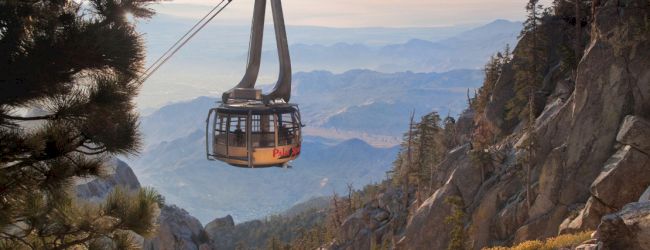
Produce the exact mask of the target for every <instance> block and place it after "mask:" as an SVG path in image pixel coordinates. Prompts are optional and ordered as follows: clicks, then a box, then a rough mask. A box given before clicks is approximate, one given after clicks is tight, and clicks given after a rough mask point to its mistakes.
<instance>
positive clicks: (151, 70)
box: [137, 0, 232, 83]
mask: <svg viewBox="0 0 650 250" xmlns="http://www.w3.org/2000/svg"><path fill="white" fill-rule="evenodd" d="M224 2H225V3H226V4H225V5H223V6H221V5H222V4H223V3H224ZM231 2H232V0H221V2H220V3H219V4H217V5H216V6H215V7H214V8H212V10H210V12H208V14H206V15H205V16H204V17H203V18H201V20H199V21H198V22H197V23H196V24H194V26H193V27H192V28H191V29H190V30H188V31H187V32H186V33H185V35H183V36H182V37H181V38H180V39H178V40H177V41H176V42H175V43H174V45H172V47H170V48H169V49H168V50H167V51H166V52H165V53H164V54H163V55H162V56H160V57H159V58H158V59H157V60H156V61H155V62H154V63H153V64H152V65H151V66H149V68H147V70H145V72H144V73H142V75H141V76H140V78H138V80H137V81H138V83H144V82H146V81H147V80H148V79H149V77H151V75H153V74H154V73H155V72H156V71H158V69H159V68H160V67H161V66H162V65H163V64H165V63H166V62H167V61H168V60H169V59H171V57H172V56H174V55H175V54H176V53H177V52H178V51H179V50H180V49H181V48H183V46H185V45H186V44H187V43H188V42H189V41H190V40H191V39H192V38H194V36H196V34H198V33H199V31H201V30H202V29H203V28H205V26H206V25H208V23H210V21H212V20H213V19H214V18H215V17H217V15H219V13H221V12H222V11H223V10H224V9H225V8H226V7H228V5H230V3H231ZM220 6H221V8H219V7H220ZM215 10H217V11H216V12H215ZM208 17H209V18H208ZM197 27H198V28H197Z"/></svg>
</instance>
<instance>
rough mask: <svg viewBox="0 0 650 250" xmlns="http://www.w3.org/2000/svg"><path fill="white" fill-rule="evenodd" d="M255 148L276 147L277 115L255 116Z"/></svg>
mask: <svg viewBox="0 0 650 250" xmlns="http://www.w3.org/2000/svg"><path fill="white" fill-rule="evenodd" d="M252 126H253V128H252V129H251V132H252V136H253V147H267V148H268V147H275V115H273V114H270V115H253V120H252Z"/></svg>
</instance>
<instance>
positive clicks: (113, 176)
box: [75, 158, 212, 250]
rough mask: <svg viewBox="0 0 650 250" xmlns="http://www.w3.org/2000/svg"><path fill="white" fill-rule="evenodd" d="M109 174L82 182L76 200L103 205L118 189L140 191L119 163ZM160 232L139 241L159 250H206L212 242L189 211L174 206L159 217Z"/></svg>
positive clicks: (111, 166)
mask: <svg viewBox="0 0 650 250" xmlns="http://www.w3.org/2000/svg"><path fill="white" fill-rule="evenodd" d="M108 166H109V167H108V173H106V175H105V176H104V177H102V178H92V179H84V180H79V181H78V182H77V185H76V186H75V189H76V192H77V197H78V198H79V199H83V200H86V201H93V202H94V201H101V200H103V199H104V198H105V197H106V195H107V194H108V193H110V192H111V191H112V190H113V189H115V188H116V187H123V188H126V189H128V190H137V189H139V188H140V182H139V181H138V178H137V177H136V176H135V174H134V173H133V170H131V168H130V167H129V165H127V164H126V163H124V162H123V161H121V160H119V159H116V158H115V159H112V160H110V161H109V164H108ZM157 223H158V231H157V233H156V234H155V237H153V238H151V239H144V238H142V237H139V236H137V235H136V237H138V238H140V240H141V242H142V244H143V245H142V248H143V249H157V250H158V249H159V250H176V249H182V250H199V249H202V250H206V249H212V248H210V247H209V242H210V240H209V238H208V237H207V234H206V232H205V230H204V229H203V225H201V223H200V222H199V220H198V219H196V218H194V217H192V216H191V215H190V214H189V213H188V212H187V211H185V210H183V209H182V208H179V207H176V206H174V205H164V206H163V207H162V208H161V211H160V216H159V217H158V222H157Z"/></svg>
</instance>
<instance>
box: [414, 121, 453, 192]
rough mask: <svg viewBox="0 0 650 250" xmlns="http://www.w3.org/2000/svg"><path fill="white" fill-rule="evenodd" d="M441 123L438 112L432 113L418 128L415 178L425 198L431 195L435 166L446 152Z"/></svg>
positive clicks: (419, 190) (418, 188)
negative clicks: (430, 188)
mask: <svg viewBox="0 0 650 250" xmlns="http://www.w3.org/2000/svg"><path fill="white" fill-rule="evenodd" d="M440 123H441V119H440V115H438V113H437V112H432V113H429V114H427V115H425V116H423V117H422V120H421V121H420V123H418V124H417V126H416V137H415V138H416V139H415V140H416V142H417V148H416V151H417V154H416V161H415V169H416V171H415V175H416V176H415V177H416V185H417V191H418V193H422V194H424V196H428V195H429V193H428V192H429V191H430V190H428V188H429V187H430V186H431V177H432V175H433V174H434V172H435V166H437V165H438V163H439V162H440V160H441V159H442V157H443V155H444V153H445V151H446V148H445V145H444V134H443V131H442V128H441V127H440ZM418 198H421V197H418ZM418 200H421V199H418Z"/></svg>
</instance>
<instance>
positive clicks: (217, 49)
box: [138, 15, 522, 108]
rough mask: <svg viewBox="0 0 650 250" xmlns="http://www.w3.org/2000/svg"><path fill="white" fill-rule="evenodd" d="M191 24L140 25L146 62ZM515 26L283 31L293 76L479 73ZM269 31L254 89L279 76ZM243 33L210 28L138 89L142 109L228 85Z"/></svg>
mask: <svg viewBox="0 0 650 250" xmlns="http://www.w3.org/2000/svg"><path fill="white" fill-rule="evenodd" d="M161 26H164V27H161ZM191 26H192V21H188V20H187V19H177V18H171V17H168V16H164V15H162V16H159V17H156V18H155V19H154V20H152V21H150V22H145V23H142V24H141V25H139V31H140V32H143V33H145V36H144V37H145V40H146V41H147V52H148V61H149V62H153V61H154V60H155V59H156V58H158V56H160V55H161V54H162V53H163V52H164V51H165V50H166V49H167V48H168V46H170V45H171V44H173V43H174V41H176V39H177V38H178V37H179V36H181V35H182V34H183V33H184V32H185V30H186V29H188V28H189V27H191ZM521 27H522V25H521V23H520V22H510V21H505V20H497V21H494V22H491V23H489V24H486V25H484V26H480V27H476V28H472V29H470V28H469V27H451V28H450V27H448V28H356V29H340V28H323V27H306V26H300V27H289V28H288V29H289V41H290V43H291V46H290V50H291V55H292V62H293V69H294V72H301V71H303V72H309V71H313V70H327V71H331V72H334V73H341V72H345V71H348V70H351V69H370V70H374V71H378V72H384V73H391V72H402V71H413V72H446V71H451V70H456V69H480V68H481V67H482V66H483V65H484V64H485V62H486V61H487V59H488V58H489V56H490V55H492V54H494V53H495V52H496V51H497V50H500V49H503V48H504V47H505V45H506V44H515V43H516V42H517V35H518V34H519V32H520V30H521ZM270 28H271V27H267V33H266V34H268V35H266V36H265V47H264V50H265V52H264V55H263V64H262V67H261V74H260V78H259V80H258V82H259V84H264V83H266V84H269V83H273V82H274V81H275V77H276V76H277V67H278V66H277V57H276V56H275V45H274V38H273V35H272V34H273V33H272V29H270ZM161 31H164V32H161ZM248 32H249V30H248V27H245V26H224V25H209V26H208V27H207V28H206V29H205V30H204V31H202V32H201V33H200V34H199V35H197V36H196V37H195V38H194V40H192V41H191V42H190V43H189V44H188V45H187V46H186V47H184V48H183V49H182V50H181V51H180V52H179V53H178V54H177V55H176V56H174V58H173V59H172V60H170V61H169V62H168V63H167V64H166V65H165V66H163V67H162V68H161V69H160V70H159V71H158V72H157V73H156V74H155V75H154V76H152V78H151V79H150V80H149V81H148V82H147V83H146V84H145V85H144V88H143V91H142V93H141V95H140V97H139V100H138V102H139V104H140V106H141V108H151V107H160V106H163V104H168V103H169V102H173V101H179V100H188V99H192V98H195V97H197V96H202V95H209V94H211V93H212V94H217V93H219V92H220V91H224V90H226V89H229V88H231V87H232V86H234V85H235V84H236V83H237V81H239V80H240V78H241V76H242V75H243V72H244V68H245V64H246V60H247V58H246V53H247V49H248V48H247V46H248V36H249V34H248Z"/></svg>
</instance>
